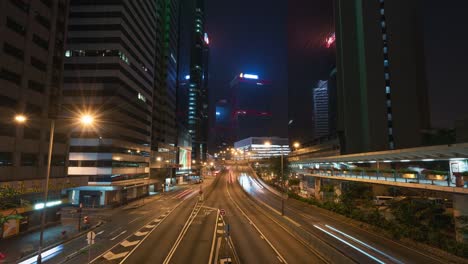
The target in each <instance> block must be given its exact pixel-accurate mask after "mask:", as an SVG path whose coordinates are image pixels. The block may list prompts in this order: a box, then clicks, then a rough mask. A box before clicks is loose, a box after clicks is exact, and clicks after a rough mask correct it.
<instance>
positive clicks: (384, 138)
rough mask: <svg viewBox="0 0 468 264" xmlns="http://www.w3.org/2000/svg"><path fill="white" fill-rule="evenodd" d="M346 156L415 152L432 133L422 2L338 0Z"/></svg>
mask: <svg viewBox="0 0 468 264" xmlns="http://www.w3.org/2000/svg"><path fill="white" fill-rule="evenodd" d="M335 7H336V12H335V14H336V43H337V51H338V61H337V82H338V85H337V86H338V100H339V105H340V106H339V109H340V112H339V114H338V120H339V122H338V123H339V125H338V131H339V132H338V133H339V134H340V139H341V140H340V141H341V149H342V152H343V153H355V152H364V151H375V150H385V149H396V148H407V147H415V146H419V145H421V144H422V133H421V132H422V130H423V129H425V128H428V127H429V114H428V113H429V109H428V103H427V85H426V76H425V64H424V45H423V42H422V28H421V25H420V24H419V23H420V21H421V19H420V11H421V10H420V9H421V6H420V2H419V1H405V0H392V1H385V0H379V1H373V0H352V1H348V0H337V1H336V3H335Z"/></svg>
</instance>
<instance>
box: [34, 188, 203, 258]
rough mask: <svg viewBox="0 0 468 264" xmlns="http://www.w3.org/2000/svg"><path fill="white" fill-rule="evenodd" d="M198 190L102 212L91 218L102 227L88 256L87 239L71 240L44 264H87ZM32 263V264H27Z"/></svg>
mask: <svg viewBox="0 0 468 264" xmlns="http://www.w3.org/2000/svg"><path fill="white" fill-rule="evenodd" d="M196 188H197V186H188V187H184V188H180V189H179V190H177V191H174V192H168V193H164V194H160V195H157V196H153V197H150V198H146V199H145V200H140V201H136V202H133V203H132V204H131V205H129V206H124V207H121V208H116V209H113V210H104V211H103V212H102V213H98V214H95V215H93V216H92V217H93V218H99V219H102V220H103V221H104V224H103V225H102V226H101V227H99V228H97V229H95V230H94V232H95V233H96V234H97V236H96V238H95V244H94V245H93V246H92V247H91V252H90V253H91V254H90V255H88V244H87V241H86V236H82V237H79V238H76V239H73V240H71V241H69V242H67V243H64V244H62V245H60V246H58V247H56V248H53V249H51V250H52V251H55V252H54V253H53V254H51V255H49V256H48V257H47V258H45V259H44V260H43V262H44V263H86V262H88V258H90V259H91V260H92V259H94V258H96V257H97V256H99V255H101V254H103V253H104V252H106V251H107V250H109V249H110V248H111V247H113V246H114V245H117V244H118V243H120V242H121V241H122V240H123V239H125V238H126V237H127V236H128V235H130V234H132V233H134V232H137V230H139V229H140V228H141V227H142V226H144V225H145V224H146V223H147V222H149V221H150V220H151V219H155V218H157V217H160V216H161V215H163V214H165V213H166V212H167V211H168V210H170V209H171V208H174V207H175V206H176V205H177V204H179V203H180V202H181V201H183V200H184V199H190V198H191V197H193V196H194V194H196V192H197V189H196ZM27 263H35V261H32V262H27Z"/></svg>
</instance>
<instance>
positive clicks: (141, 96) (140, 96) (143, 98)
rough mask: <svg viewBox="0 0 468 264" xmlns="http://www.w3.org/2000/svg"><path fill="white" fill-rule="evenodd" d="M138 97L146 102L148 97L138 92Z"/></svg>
mask: <svg viewBox="0 0 468 264" xmlns="http://www.w3.org/2000/svg"><path fill="white" fill-rule="evenodd" d="M138 99H139V100H142V101H143V102H145V103H146V97H145V96H144V95H142V94H141V93H138Z"/></svg>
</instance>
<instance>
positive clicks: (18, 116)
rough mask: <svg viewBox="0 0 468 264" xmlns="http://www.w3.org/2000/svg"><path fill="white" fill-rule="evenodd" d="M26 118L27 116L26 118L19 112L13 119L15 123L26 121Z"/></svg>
mask: <svg viewBox="0 0 468 264" xmlns="http://www.w3.org/2000/svg"><path fill="white" fill-rule="evenodd" d="M27 120H28V118H27V117H26V116H25V115H21V114H19V115H16V116H15V121H16V122H17V123H20V124H22V123H24V122H26V121H27Z"/></svg>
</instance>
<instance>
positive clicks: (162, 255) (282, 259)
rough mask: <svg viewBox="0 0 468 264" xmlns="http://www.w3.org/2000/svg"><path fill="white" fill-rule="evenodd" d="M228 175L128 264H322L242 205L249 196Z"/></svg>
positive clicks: (178, 213)
mask: <svg viewBox="0 0 468 264" xmlns="http://www.w3.org/2000/svg"><path fill="white" fill-rule="evenodd" d="M230 175H231V173H223V174H221V175H220V176H218V177H217V178H216V179H215V180H214V182H213V184H212V186H211V190H206V191H205V192H204V201H203V203H199V202H198V203H196V201H192V202H191V203H187V205H186V206H185V205H184V206H181V207H180V208H178V209H176V210H177V211H174V214H172V215H171V216H169V217H168V218H167V220H166V221H165V222H164V223H162V224H161V226H160V227H159V228H158V229H156V230H155V231H154V232H153V233H151V234H150V235H148V237H147V238H146V239H145V241H143V242H142V243H141V244H140V245H139V246H138V248H137V249H136V250H135V251H134V252H131V253H130V254H129V256H128V257H127V258H126V259H125V261H124V262H125V263H163V264H164V263H219V262H218V261H217V260H219V259H222V258H228V257H229V258H231V260H232V261H233V263H323V262H322V260H321V259H320V258H319V257H318V256H317V255H316V254H315V253H314V252H313V251H311V250H310V248H308V247H306V246H305V245H304V244H302V243H301V242H300V241H298V240H297V239H296V238H295V237H293V236H292V235H290V234H289V233H288V232H286V231H285V230H284V229H282V228H281V227H279V226H278V225H277V224H276V223H275V222H274V221H272V220H271V219H270V218H269V216H268V213H265V212H260V211H258V210H257V209H256V207H255V205H254V204H252V203H251V202H247V201H244V200H245V199H246V197H243V196H244V195H245V194H244V193H243V191H242V190H241V189H240V187H239V185H238V184H237V183H236V182H235V181H234V179H233V178H232V177H231V176H230ZM193 199H194V200H196V197H195V198H193ZM190 206H192V208H190ZM218 209H223V211H224V212H225V215H224V216H221V215H220V214H219V212H218ZM227 226H229V236H228V235H227V234H226V230H227Z"/></svg>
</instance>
